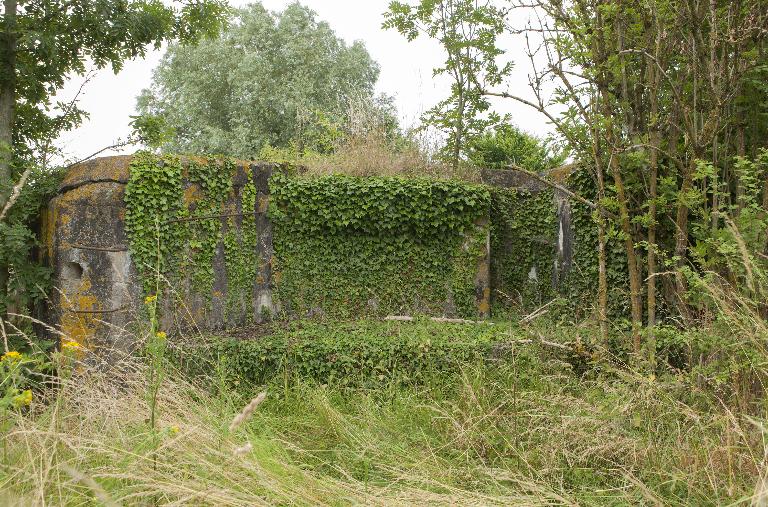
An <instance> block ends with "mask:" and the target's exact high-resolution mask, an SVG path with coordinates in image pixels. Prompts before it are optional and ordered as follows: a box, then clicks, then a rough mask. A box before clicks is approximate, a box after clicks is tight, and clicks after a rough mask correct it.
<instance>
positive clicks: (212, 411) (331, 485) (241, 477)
mask: <svg viewBox="0 0 768 507" xmlns="http://www.w3.org/2000/svg"><path fill="white" fill-rule="evenodd" d="M143 368H144V367H143V366H142V365H141V364H139V363H131V364H127V363H124V364H122V365H121V367H120V369H119V370H113V371H111V372H101V373H100V372H91V373H89V375H88V376H77V377H74V378H73V379H72V380H70V381H67V382H66V383H65V384H64V385H62V386H61V387H60V390H59V391H58V392H55V393H53V392H52V393H49V398H48V399H46V400H44V401H43V400H41V401H39V402H38V403H37V404H36V406H35V407H34V410H33V412H32V413H29V414H26V415H23V416H22V415H16V416H15V420H14V427H13V429H12V430H11V431H10V432H9V433H8V434H7V435H5V436H4V439H5V440H6V443H7V444H8V446H9V449H10V452H9V456H8V458H7V459H6V460H5V461H4V463H3V467H2V470H3V472H2V476H1V477H2V480H1V481H0V499H2V502H3V504H4V505H20V506H21V505H24V506H28V505H83V504H85V505H88V504H102V505H158V504H159V505H232V506H239V505H243V506H246V505H276V504H279V505H357V504H366V505H458V504H461V505H513V504H514V505H552V504H553V503H554V504H556V503H568V502H566V501H565V500H564V499H561V498H560V497H559V496H558V495H557V494H555V493H553V492H552V491H550V490H549V489H548V488H546V487H544V486H543V485H537V484H536V483H534V482H530V483H529V482H527V481H525V480H524V479H523V478H522V477H515V478H507V475H508V473H507V472H505V473H504V474H503V477H500V474H501V472H499V471H495V470H493V469H492V468H488V469H486V470H485V473H486V474H488V477H489V478H490V479H489V480H494V481H502V480H504V481H507V480H515V481H517V482H518V484H519V485H520V486H519V488H509V487H504V488H500V491H499V492H498V493H493V494H491V493H487V492H481V491H472V490H471V489H470V488H461V487H457V486H455V485H452V484H451V483H444V482H441V480H440V478H439V477H434V476H430V474H428V473H426V472H425V471H423V470H420V469H419V468H408V467H401V468H397V467H396V468H393V469H392V470H390V473H391V474H392V476H393V477H395V476H400V477H402V478H403V480H402V481H398V480H393V481H391V482H390V483H388V484H384V485H382V484H375V485H373V484H368V483H366V482H365V481H362V480H360V479H359V478H356V477H354V476H351V475H347V474H345V473H344V472H343V470H339V471H338V472H339V473H327V472H326V471H322V470H321V469H322V467H319V468H318V467H308V466H307V463H306V462H302V460H301V459H297V456H299V457H300V456H302V455H304V454H306V453H307V452H311V450H306V449H301V448H298V447H297V446H296V445H295V444H294V443H291V442H290V441H286V440H284V436H281V435H279V434H271V435H270V434H269V433H270V431H273V429H274V426H270V428H269V430H267V432H266V433H264V431H265V429H264V428H261V427H259V419H258V418H256V419H255V420H254V421H252V423H251V424H250V425H243V427H241V428H240V429H238V428H233V430H234V431H233V432H230V431H229V429H228V427H229V426H230V424H231V422H232V421H234V420H237V419H236V416H237V414H238V412H239V411H240V408H241V407H240V403H239V402H238V401H237V399H239V396H238V397H226V396H222V397H215V396H213V395H212V393H211V391H210V390H209V389H207V388H204V387H202V386H200V385H196V384H193V383H190V382H188V381H185V380H183V379H181V378H180V377H179V376H178V375H169V377H168V378H167V379H166V381H165V383H164V385H163V388H162V389H161V390H160V392H159V393H158V400H157V404H158V411H159V416H158V427H159V428H160V434H161V441H160V443H159V445H158V446H157V447H155V446H154V444H153V442H154V439H153V435H152V434H151V432H150V431H149V429H148V426H147V422H146V418H147V405H146V389H147V386H146V374H145V372H144V371H143ZM254 408H255V407H254ZM314 408H315V409H317V408H319V407H314ZM326 408H329V407H326ZM312 409H313V407H311V406H310V407H307V410H312ZM257 412H258V410H257ZM244 443H247V445H246V446H244V445H243V444H244ZM362 445H364V442H361V446H362ZM243 447H246V451H245V452H243V451H242V449H243ZM429 468H431V467H426V468H425V469H424V470H428V469H429Z"/></svg>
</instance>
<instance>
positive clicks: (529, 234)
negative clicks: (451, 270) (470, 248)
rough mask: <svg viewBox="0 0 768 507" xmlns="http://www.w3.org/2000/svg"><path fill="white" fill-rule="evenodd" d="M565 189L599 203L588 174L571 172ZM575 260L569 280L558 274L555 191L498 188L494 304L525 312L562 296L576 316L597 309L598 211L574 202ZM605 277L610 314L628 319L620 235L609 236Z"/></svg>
mask: <svg viewBox="0 0 768 507" xmlns="http://www.w3.org/2000/svg"><path fill="white" fill-rule="evenodd" d="M566 186H568V187H569V188H570V189H571V190H573V191H574V192H576V193H578V194H579V195H581V196H584V197H586V198H587V199H589V200H592V201H594V200H596V194H597V192H596V189H595V183H594V181H593V180H592V177H591V175H590V173H589V172H588V171H585V170H579V171H575V172H573V173H572V174H571V175H570V176H569V177H568V179H567V181H566ZM570 206H571V225H572V228H573V231H572V232H573V236H574V237H573V256H572V262H571V266H570V269H569V271H568V273H567V276H562V275H563V273H557V275H558V279H557V284H554V283H553V281H554V280H555V275H556V273H554V269H555V263H556V261H557V241H558V232H559V224H558V216H557V204H556V201H555V199H554V195H553V191H552V190H551V189H543V190H540V191H538V192H530V191H528V190H526V189H505V188H494V189H493V190H492V192H491V283H492V285H493V287H494V293H493V296H494V297H493V301H494V304H496V305H512V306H515V307H519V308H521V309H522V310H524V311H528V310H531V309H533V308H535V307H536V306H538V305H541V304H543V303H547V302H549V301H550V300H552V299H553V298H555V297H558V296H559V297H561V298H562V300H563V302H564V303H565V309H566V310H568V313H569V314H570V315H572V316H577V317H583V316H585V315H586V314H587V313H588V312H590V311H592V310H593V309H594V308H595V301H596V298H597V283H596V280H597V278H598V273H597V272H598V257H597V250H598V237H597V225H596V221H595V219H596V217H595V215H594V210H592V208H590V207H589V206H587V205H586V204H583V203H581V202H579V201H576V200H573V199H572V200H570ZM607 264H608V266H607V277H608V286H609V287H611V291H613V293H612V294H609V295H608V300H609V306H610V308H609V311H610V313H611V314H612V315H614V316H620V315H622V314H626V311H627V308H626V307H625V305H626V303H625V301H627V298H626V294H620V293H621V292H622V291H626V290H627V287H628V278H627V270H626V256H625V254H624V249H623V245H622V242H621V239H620V233H619V231H618V230H615V229H609V230H608V232H607Z"/></svg>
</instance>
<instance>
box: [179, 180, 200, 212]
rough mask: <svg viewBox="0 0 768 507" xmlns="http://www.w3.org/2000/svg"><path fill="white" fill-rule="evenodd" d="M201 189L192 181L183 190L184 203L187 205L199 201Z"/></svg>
mask: <svg viewBox="0 0 768 507" xmlns="http://www.w3.org/2000/svg"><path fill="white" fill-rule="evenodd" d="M203 197H204V196H203V191H202V189H201V188H200V185H198V184H197V183H193V184H192V185H190V186H189V187H187V189H186V190H184V197H183V199H184V204H185V205H186V206H187V207H189V206H190V205H191V204H194V203H196V202H199V201H201V200H202V199H203Z"/></svg>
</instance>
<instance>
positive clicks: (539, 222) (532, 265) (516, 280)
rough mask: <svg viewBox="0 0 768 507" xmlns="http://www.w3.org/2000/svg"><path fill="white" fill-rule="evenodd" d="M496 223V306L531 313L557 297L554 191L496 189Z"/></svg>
mask: <svg viewBox="0 0 768 507" xmlns="http://www.w3.org/2000/svg"><path fill="white" fill-rule="evenodd" d="M491 222H492V225H491V252H492V256H491V259H492V261H491V280H492V284H493V285H494V289H495V290H494V294H493V300H494V302H496V303H498V304H501V305H510V304H511V305H513V306H518V307H522V308H523V309H526V310H527V309H530V308H532V307H535V306H537V305H540V304H542V302H547V301H548V300H550V299H551V298H552V297H554V291H553V288H552V269H553V268H552V267H553V263H554V259H555V252H556V245H555V241H556V239H555V238H556V234H555V233H556V231H557V213H556V209H555V206H554V203H553V195H552V191H551V190H549V189H546V190H542V191H540V192H536V193H531V192H530V191H528V190H524V189H506V188H495V189H493V193H492V200H491Z"/></svg>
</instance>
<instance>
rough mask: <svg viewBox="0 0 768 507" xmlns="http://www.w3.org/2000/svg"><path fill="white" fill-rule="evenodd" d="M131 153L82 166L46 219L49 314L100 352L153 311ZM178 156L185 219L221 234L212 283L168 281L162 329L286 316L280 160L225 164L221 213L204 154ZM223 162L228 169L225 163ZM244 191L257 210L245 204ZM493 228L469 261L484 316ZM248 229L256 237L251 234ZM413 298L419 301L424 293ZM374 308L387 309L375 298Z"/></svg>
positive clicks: (119, 345)
mask: <svg viewBox="0 0 768 507" xmlns="http://www.w3.org/2000/svg"><path fill="white" fill-rule="evenodd" d="M133 160H134V156H132V155H127V156H114V157H104V158H99V159H95V160H92V161H89V162H86V163H82V164H79V165H77V166H74V167H73V168H72V169H71V170H70V171H69V172H68V173H67V174H66V176H65V178H64V180H63V182H62V183H61V185H60V188H59V192H58V194H57V195H56V197H54V198H53V199H52V200H51V201H50V203H49V206H48V208H47V210H46V211H45V213H44V217H43V224H42V232H43V239H44V243H45V252H44V257H45V260H46V262H47V263H48V264H49V265H50V266H51V267H52V268H53V272H54V275H53V276H54V283H53V285H54V290H53V293H52V295H51V305H50V311H49V316H48V320H49V321H50V322H51V323H52V324H53V325H54V326H56V327H58V328H59V329H60V330H61V332H62V333H63V334H64V335H66V336H67V337H69V338H71V339H74V340H76V341H78V342H79V343H81V344H83V345H84V346H85V347H86V348H88V349H89V350H92V351H94V352H96V353H97V354H98V355H99V356H101V357H104V356H109V355H111V354H123V353H127V352H130V351H132V350H133V349H134V348H135V346H136V345H137V336H136V329H135V323H136V322H137V321H139V320H140V319H143V318H145V314H144V297H145V296H146V295H147V291H146V290H145V288H144V287H143V286H142V280H141V277H140V274H139V270H138V269H137V266H136V264H135V259H134V256H133V255H132V253H131V252H132V250H131V238H130V237H129V234H128V233H127V232H126V209H127V208H126V186H127V185H128V183H129V181H130V179H131V164H132V161H133ZM180 161H181V164H182V167H183V171H182V181H181V187H180V188H179V192H180V194H181V200H182V202H183V208H184V213H183V214H182V215H183V216H184V217H185V218H181V219H179V220H178V222H179V223H191V224H197V223H206V224H213V229H211V230H213V235H214V236H215V237H216V238H217V239H216V241H215V250H214V251H212V252H211V256H210V257H211V258H210V260H209V262H210V287H209V288H208V287H204V288H202V289H201V287H200V285H199V284H195V280H194V279H193V277H191V276H181V277H180V278H179V279H177V280H176V281H175V283H176V285H175V286H174V287H172V288H171V289H170V292H173V293H174V294H175V296H174V297H164V298H161V299H162V307H161V315H162V317H161V327H162V328H163V329H164V330H168V331H169V332H171V333H172V332H175V331H184V330H189V329H190V328H195V329H199V330H220V329H226V328H233V327H240V326H244V325H247V324H252V323H258V322H261V321H262V320H263V319H265V318H269V317H270V316H275V315H278V314H280V312H281V310H282V306H284V305H281V301H279V297H278V296H277V294H278V292H279V291H276V290H275V286H276V284H279V281H280V277H281V273H279V272H275V266H276V265H279V264H280V259H276V258H275V249H274V246H273V240H274V238H273V225H272V222H271V220H270V217H269V214H268V208H269V201H270V178H271V176H272V175H273V173H274V171H276V170H278V169H279V168H278V166H277V165H275V164H269V163H257V162H244V161H233V162H232V163H231V164H229V165H227V166H226V168H227V169H226V170H230V171H231V175H230V176H231V186H230V187H229V188H230V191H229V193H228V195H222V196H220V197H221V199H222V201H223V204H222V207H221V209H220V213H215V214H214V215H213V216H208V215H206V214H205V213H203V212H201V211H200V210H197V209H196V207H197V206H198V205H199V204H200V203H201V202H202V197H201V194H202V193H203V192H202V190H201V185H200V183H198V182H195V181H192V180H191V179H190V176H189V170H188V169H189V167H190V164H193V163H203V162H204V161H203V160H201V159H198V158H196V157H190V158H181V159H180ZM221 170H225V169H224V166H222V168H221ZM246 194H248V196H249V198H250V200H249V204H248V206H253V208H252V209H246V207H247V206H246V207H244V206H245V205H244V202H245V195H246ZM488 229H489V216H488V214H487V212H486V214H485V215H484V216H482V217H479V218H478V219H477V220H476V221H475V224H474V225H473V226H472V235H473V238H475V239H473V240H472V241H474V242H475V243H477V239H476V236H477V234H478V233H482V234H484V237H483V240H482V241H481V242H480V247H479V253H477V254H476V256H475V257H473V259H472V260H469V261H467V260H464V261H463V262H464V263H465V264H466V267H467V269H469V270H470V274H471V283H472V284H473V285H474V289H472V290H473V293H474V297H475V303H474V304H475V308H476V314H475V317H478V318H485V317H488V316H489V315H490V296H491V284H490V273H489V266H490V245H489V235H488ZM246 236H247V237H248V238H251V239H250V240H249V241H250V242H246V241H245V238H246ZM254 237H255V239H254ZM469 241H470V240H469V237H468V239H467V240H466V241H464V242H463V244H462V245H461V249H463V250H465V258H466V249H467V248H468V245H469V244H470V243H469ZM246 244H247V247H246ZM186 246H187V245H185V247H186ZM233 249H234V250H238V253H239V259H240V260H239V262H240V263H241V265H244V266H247V267H248V269H246V270H245V272H247V273H248V276H249V278H248V279H247V280H242V279H240V280H238V279H235V278H234V277H233V276H232V275H233V274H232V272H231V271H232V270H231V268H230V266H229V265H228V263H227V255H228V253H229V252H230V251H231V250H233ZM473 251H475V250H473ZM473 255H475V254H473ZM196 262H198V263H199V262H200V259H197V260H196ZM467 262H469V264H467ZM415 297H416V299H418V295H415ZM374 299H375V298H374ZM452 305H453V302H452V300H451V295H450V294H448V297H447V300H446V301H445V302H444V304H442V305H439V307H441V308H443V315H444V316H453V315H451V312H452V311H454V309H453V307H452ZM287 306H290V305H287ZM315 310H319V311H317V312H316V311H315ZM371 311H372V312H373V313H376V312H377V311H385V310H384V309H381V310H379V308H378V305H371ZM312 312H315V313H312ZM283 313H285V312H284V311H283ZM323 313H324V312H323V309H322V308H319V309H315V308H312V309H311V310H310V311H309V312H306V314H305V313H296V312H291V313H290V314H286V315H285V316H286V317H289V318H302V317H307V316H312V315H318V314H319V315H323Z"/></svg>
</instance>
